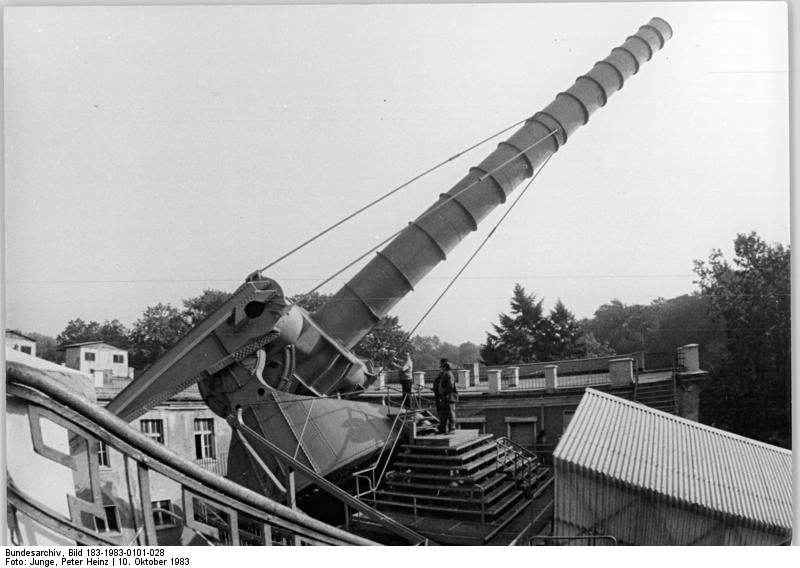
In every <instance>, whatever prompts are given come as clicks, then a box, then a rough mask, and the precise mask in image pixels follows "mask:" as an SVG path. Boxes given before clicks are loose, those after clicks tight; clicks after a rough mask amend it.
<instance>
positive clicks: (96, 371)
mask: <svg viewBox="0 0 800 568" xmlns="http://www.w3.org/2000/svg"><path fill="white" fill-rule="evenodd" d="M59 350H62V351H64V358H65V364H66V366H67V367H69V368H70V369H75V370H77V371H81V372H82V373H87V374H89V375H92V376H93V377H94V378H95V386H98V387H100V386H103V385H104V384H107V383H108V382H109V381H111V380H113V379H114V378H120V377H122V378H132V377H133V368H132V367H129V366H128V352H127V351H125V350H124V349H120V348H119V347H115V346H114V345H111V344H110V343H106V342H104V341H88V342H85V343H72V344H69V345H62V346H61V347H59Z"/></svg>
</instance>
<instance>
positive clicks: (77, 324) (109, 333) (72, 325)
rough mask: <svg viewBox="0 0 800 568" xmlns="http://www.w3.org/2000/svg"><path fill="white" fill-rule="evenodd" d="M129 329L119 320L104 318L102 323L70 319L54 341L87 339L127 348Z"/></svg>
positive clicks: (64, 342) (63, 342) (77, 341)
mask: <svg viewBox="0 0 800 568" xmlns="http://www.w3.org/2000/svg"><path fill="white" fill-rule="evenodd" d="M129 333H130V332H129V331H128V328H126V327H125V326H124V325H123V324H122V323H121V322H120V321H119V320H117V319H113V320H106V321H104V322H103V323H102V324H100V323H98V322H96V321H90V322H88V323H87V322H85V321H83V320H82V319H80V318H76V319H74V320H70V321H69V322H68V323H67V326H66V327H65V328H64V331H62V332H61V333H60V334H59V335H58V337H56V341H57V342H58V344H59V345H70V344H73V343H86V342H87V341H105V342H106V343H108V344H110V345H113V346H114V347H119V348H120V349H128V347H129V345H130V338H129Z"/></svg>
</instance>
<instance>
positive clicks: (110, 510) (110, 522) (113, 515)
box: [94, 505, 119, 533]
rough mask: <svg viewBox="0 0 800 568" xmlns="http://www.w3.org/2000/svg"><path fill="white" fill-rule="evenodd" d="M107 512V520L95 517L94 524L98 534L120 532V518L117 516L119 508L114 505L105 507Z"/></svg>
mask: <svg viewBox="0 0 800 568" xmlns="http://www.w3.org/2000/svg"><path fill="white" fill-rule="evenodd" d="M104 509H105V510H106V517H105V519H104V518H102V517H95V518H94V524H95V528H96V529H97V532H101V533H104V532H119V516H118V515H117V508H116V507H115V506H114V505H108V506H107V507H104Z"/></svg>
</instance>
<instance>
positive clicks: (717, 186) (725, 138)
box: [4, 2, 790, 344]
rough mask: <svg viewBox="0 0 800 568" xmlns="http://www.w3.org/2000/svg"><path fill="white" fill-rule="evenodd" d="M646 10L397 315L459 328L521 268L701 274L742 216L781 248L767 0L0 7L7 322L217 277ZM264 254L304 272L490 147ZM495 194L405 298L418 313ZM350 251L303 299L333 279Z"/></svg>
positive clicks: (782, 213)
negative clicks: (628, 60) (644, 36)
mask: <svg viewBox="0 0 800 568" xmlns="http://www.w3.org/2000/svg"><path fill="white" fill-rule="evenodd" d="M653 16H660V17H662V18H664V19H666V20H667V21H668V22H669V23H670V24H671V25H672V27H673V29H674V31H675V36H674V37H673V39H672V40H671V41H670V42H668V44H667V45H666V47H665V48H664V49H663V50H662V51H661V52H659V53H657V54H656V56H655V57H654V58H653V60H652V61H650V62H649V63H647V64H646V65H644V66H643V67H642V69H641V71H640V72H639V74H637V75H636V76H634V77H633V78H631V80H630V81H629V82H628V83H627V84H626V86H625V88H624V89H623V90H622V91H621V92H619V93H617V94H616V95H615V96H614V97H612V98H611V99H610V100H609V103H608V106H607V107H605V108H602V109H600V110H599V111H598V112H597V113H596V114H595V115H594V116H593V117H592V120H591V121H590V123H589V124H588V125H586V126H585V127H583V128H581V129H580V130H578V132H576V133H575V135H574V136H573V137H571V138H570V141H569V143H568V144H567V145H566V146H564V147H563V148H562V149H561V150H560V151H559V152H558V153H557V154H556V155H555V156H554V157H553V159H552V160H551V161H550V163H549V164H548V165H547V167H546V168H545V169H544V170H543V171H542V173H541V174H540V176H539V177H538V178H537V180H536V181H535V182H534V185H533V186H532V187H531V189H530V190H529V191H528V193H527V194H526V195H525V197H524V199H523V200H522V201H521V202H520V203H519V205H518V206H517V207H516V208H515V209H514V210H513V211H512V212H511V214H510V215H509V216H508V218H507V219H506V220H505V221H504V223H503V224H502V225H501V226H500V228H499V229H498V231H497V232H496V234H495V235H494V236H493V237H492V239H491V240H490V241H489V243H488V244H487V245H486V247H485V248H484V249H483V250H482V251H481V253H480V254H479V255H478V257H477V258H476V259H475V261H473V263H472V264H471V265H470V267H469V268H468V269H467V270H466V272H465V273H464V275H463V276H462V278H461V279H460V280H459V281H458V282H457V283H456V285H455V286H454V287H453V288H452V289H451V291H450V293H449V294H448V295H447V296H446V298H445V299H444V300H443V301H442V303H441V304H439V306H438V307H437V309H436V310H435V311H434V312H433V313H432V314H431V315H430V316H428V318H427V319H426V320H425V321H424V323H423V324H422V325H421V326H420V328H419V329H418V331H417V333H420V334H423V335H434V334H435V335H438V336H439V337H440V338H441V339H442V340H445V341H449V342H451V343H455V344H458V343H460V342H463V341H472V342H475V343H481V342H483V341H484V340H485V333H486V331H487V330H489V329H490V326H491V323H493V322H496V320H497V314H498V313H499V312H507V311H508V309H509V306H508V302H509V299H510V296H511V292H512V289H513V286H514V284H515V283H517V282H518V283H520V284H522V285H523V286H524V287H525V288H526V290H527V291H528V292H532V293H535V294H536V295H537V297H540V298H544V305H545V307H546V308H548V309H549V308H551V307H552V306H553V304H554V303H555V302H556V300H558V299H561V300H562V301H563V302H564V303H565V305H566V306H567V307H568V308H569V309H570V310H572V311H573V312H574V313H575V314H576V315H577V316H579V317H586V316H591V315H592V314H593V313H594V311H595V310H596V309H597V308H598V307H599V306H600V305H601V304H603V303H606V302H609V301H610V300H612V299H614V298H618V299H620V300H621V301H622V302H624V303H626V304H631V303H649V302H650V301H652V300H653V299H654V298H657V297H659V296H660V297H666V298H670V297H674V296H677V295H680V294H685V293H689V292H691V291H692V290H694V289H695V288H696V286H695V285H694V284H693V280H694V279H695V277H694V274H693V272H692V267H693V260H694V259H705V258H707V257H708V255H709V253H710V252H711V250H712V249H713V248H721V249H722V250H723V251H724V252H725V253H726V255H727V256H728V257H729V258H730V257H731V256H732V242H733V239H734V238H735V236H736V234H737V233H742V232H749V231H757V232H758V233H759V234H760V235H761V236H762V237H763V238H764V239H765V240H767V241H768V242H780V243H784V244H787V243H788V242H789V226H790V225H789V113H788V80H789V79H788V77H789V75H788V44H787V21H786V5H785V4H783V3H778V2H776V3H765V2H759V3H753V4H749V3H720V2H713V3H686V4H682V3H666V4H660V3H641V4H638V3H624V4H607V3H605V4H562V5H542V4H539V5H519V4H514V5H469V6H454V5H440V6H420V5H408V6H391V5H390V6H381V5H378V6H306V7H292V6H275V7H247V6H244V7H127V8H122V7H113V8H101V7H91V8H74V7H73V8H42V9H34V8H25V9H11V10H9V11H7V12H6V13H5V22H4V23H5V136H6V138H5V149H6V156H5V158H6V162H5V175H6V180H5V231H6V234H5V239H6V240H5V246H6V258H5V261H6V267H5V268H6V274H5V278H6V292H5V293H6V317H7V321H6V325H7V327H11V328H19V329H21V330H23V331H29V332H30V331H35V332H40V333H47V334H51V335H57V334H58V333H59V332H61V331H62V330H63V328H64V326H65V325H66V323H67V322H68V321H69V320H70V319H73V318H77V317H80V318H82V319H84V320H98V321H102V320H106V319H114V318H118V319H120V320H121V321H122V322H123V323H125V324H126V325H131V324H132V323H133V322H134V320H136V319H137V318H138V317H139V316H140V315H141V313H142V311H143V310H144V308H145V307H146V306H148V305H153V304H156V303H158V302H170V303H172V304H174V305H178V306H179V305H180V301H181V300H182V299H184V298H187V297H190V296H195V295H198V294H199V293H200V292H202V290H203V289H205V288H219V289H223V290H228V291H233V290H234V289H235V288H236V287H237V286H238V285H239V284H240V283H241V282H242V281H243V280H244V278H245V277H246V275H247V274H249V273H250V272H251V271H253V270H255V269H257V268H260V267H262V266H264V265H266V264H267V263H268V262H270V261H271V260H273V259H274V258H276V257H278V256H280V255H281V254H283V253H284V252H286V251H288V250H289V249H291V248H292V247H294V246H295V245H297V244H299V243H300V242H302V241H303V240H305V239H306V238H308V237H310V236H312V235H313V234H315V233H317V232H318V231H320V230H322V229H324V228H326V227H327V226H328V225H329V224H331V223H333V222H335V221H337V220H339V219H340V218H342V217H343V216H345V215H346V214H348V213H350V212H352V211H353V210H355V209H356V208H358V207H360V206H362V205H364V204H365V203H367V202H369V201H371V200H372V199H374V198H376V197H378V196H380V195H382V194H383V193H385V192H386V191H388V190H390V189H392V188H394V187H396V186H397V185H399V184H401V183H403V182H405V181H406V180H408V179H409V178H411V177H413V176H415V175H417V174H418V173H420V172H421V171H423V170H425V169H427V168H428V167H430V166H432V165H434V164H435V163H437V162H439V161H441V160H443V159H446V158H448V157H450V156H452V155H453V154H455V153H456V152H458V151H460V150H462V149H464V148H466V147H468V146H469V145H471V144H472V143H474V142H476V141H478V140H480V139H482V138H484V137H486V136H488V135H490V134H492V133H494V132H496V131H498V130H500V129H501V128H504V127H506V126H508V125H510V124H512V123H514V122H516V121H518V120H521V119H523V118H524V117H526V116H529V115H531V114H533V113H534V112H536V111H538V110H540V109H542V108H543V107H544V106H546V105H547V104H548V103H549V102H550V101H551V100H552V99H553V98H554V96H555V95H556V93H558V92H560V91H563V90H566V89H567V88H568V87H569V86H570V85H572V83H573V81H574V80H575V78H576V77H577V76H578V75H581V74H583V73H585V72H587V71H588V70H589V69H590V68H591V67H592V65H593V64H594V62H596V61H598V60H600V59H603V58H605V57H606V56H607V55H608V53H609V52H610V50H611V48H613V47H615V46H617V45H620V44H621V43H623V42H624V40H625V38H626V37H627V36H628V35H631V34H633V33H635V32H636V30H637V29H638V28H639V26H640V25H642V24H645V23H647V21H648V20H649V19H650V18H651V17H653ZM496 142H497V141H493V142H491V143H489V144H487V145H485V146H483V147H481V148H479V149H478V150H476V151H474V152H472V153H471V154H469V155H468V156H467V157H465V158H463V159H461V160H459V161H457V162H456V163H453V164H450V165H448V166H447V167H445V168H442V169H441V170H438V171H437V172H436V173H435V174H433V175H430V176H428V177H426V178H425V179H424V180H423V181H421V182H418V183H416V184H414V185H413V186H411V187H410V188H408V189H407V190H406V191H404V192H402V193H400V194H398V195H396V196H394V197H392V198H391V199H390V200H388V201H387V202H384V204H382V206H380V207H379V208H378V209H377V210H374V211H372V210H371V211H369V212H367V213H366V214H363V215H362V216H360V217H358V218H357V219H356V220H354V221H352V222H351V223H349V224H348V225H346V226H345V227H343V228H342V229H340V230H338V231H336V232H335V233H334V234H332V235H329V236H326V237H325V238H323V239H321V240H320V241H318V242H317V243H315V244H314V245H312V246H311V247H309V248H308V249H305V250H303V251H302V252H301V253H298V254H296V255H294V256H293V257H291V258H290V259H288V260H286V261H283V262H281V263H279V264H278V265H276V266H274V267H273V268H272V269H270V271H269V272H268V274H267V275H268V276H270V277H272V278H274V279H276V280H277V281H278V282H279V283H281V285H282V286H283V288H284V290H285V291H286V292H287V293H288V294H295V293H300V292H305V291H307V290H309V289H311V288H313V287H314V286H316V285H317V284H318V283H319V282H320V281H322V280H324V279H325V278H327V277H328V276H330V275H331V274H332V273H334V272H335V271H336V270H338V268H340V267H341V266H343V265H345V264H347V263H348V262H350V261H351V260H353V259H354V258H356V257H358V256H359V255H361V254H362V253H363V252H365V251H366V250H368V249H369V248H371V247H372V246H374V245H375V244H376V243H378V242H380V241H381V240H383V239H384V238H386V237H387V236H389V235H391V234H392V233H394V232H395V231H397V230H399V229H400V228H402V227H403V226H404V225H405V224H406V223H407V222H408V221H410V220H412V219H413V218H415V217H416V216H417V215H418V214H419V213H421V212H422V211H423V210H424V209H425V208H427V207H428V206H429V205H430V204H431V203H433V201H434V200H435V199H436V197H437V196H438V194H439V193H441V192H443V191H447V190H448V189H449V188H450V187H451V186H452V185H453V184H455V182H457V181H458V180H459V179H461V177H462V176H463V175H464V174H465V173H466V171H467V169H468V168H469V167H470V166H472V165H474V164H477V163H478V162H480V161H481V160H482V159H483V158H484V157H485V156H486V155H487V154H488V153H489V152H491V151H492V149H493V148H494V146H495V144H496ZM503 212H504V209H503V208H499V209H498V210H497V211H496V212H495V213H494V214H493V215H492V216H490V217H489V218H487V219H486V220H485V221H484V222H483V224H482V225H481V227H480V228H479V230H478V232H477V233H475V234H473V235H472V236H470V237H469V238H468V239H466V240H465V241H464V242H462V244H461V245H460V247H458V248H457V249H456V251H455V252H454V254H452V255H451V257H450V259H448V261H447V262H445V263H442V264H441V265H440V266H439V267H438V268H437V269H436V270H434V271H433V272H432V273H431V274H430V276H429V277H428V278H427V279H426V280H425V281H424V282H423V283H422V284H420V285H419V286H418V288H417V291H416V292H414V293H413V294H411V295H410V296H408V297H407V298H406V299H405V300H403V301H402V302H401V303H400V304H399V305H398V306H397V308H396V309H395V311H394V314H395V315H398V316H399V317H400V323H401V324H402V325H403V326H404V327H405V329H407V330H408V329H410V328H412V327H413V326H414V325H415V324H416V323H417V321H418V320H419V318H420V317H421V316H422V314H423V313H424V312H425V311H426V310H427V308H428V307H429V306H430V303H431V302H432V301H433V300H434V299H435V297H436V296H438V294H439V293H440V291H441V290H442V289H444V287H445V286H446V285H447V283H448V281H449V279H450V278H451V277H452V276H453V275H454V274H455V273H456V272H457V271H458V270H459V269H460V268H461V266H462V265H463V263H464V262H465V261H466V259H467V258H468V257H469V255H471V254H472V252H473V251H474V250H475V248H476V247H477V246H478V244H479V243H480V241H481V240H482V239H483V237H484V235H485V234H486V233H487V232H488V231H489V230H490V229H491V228H492V227H493V226H494V225H495V224H496V223H497V221H498V220H499V217H500V215H502V213H503ZM354 271H355V269H354V270H351V271H350V272H349V273H346V274H345V275H343V276H342V277H340V278H339V279H338V280H336V281H335V282H334V283H332V284H331V285H329V286H327V287H326V288H325V289H323V291H326V292H334V291H335V290H337V289H338V288H339V286H340V285H341V284H342V283H343V282H344V281H345V279H346V278H347V277H349V276H351V275H352V274H353V273H354Z"/></svg>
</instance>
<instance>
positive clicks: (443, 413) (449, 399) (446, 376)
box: [433, 359, 458, 434]
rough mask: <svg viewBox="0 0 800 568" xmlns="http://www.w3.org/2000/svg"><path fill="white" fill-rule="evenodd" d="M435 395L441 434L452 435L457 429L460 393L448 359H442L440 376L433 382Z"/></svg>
mask: <svg viewBox="0 0 800 568" xmlns="http://www.w3.org/2000/svg"><path fill="white" fill-rule="evenodd" d="M433 395H434V397H435V399H436V412H437V413H438V414H439V433H440V434H452V433H453V432H455V428H456V401H457V400H458V391H457V390H456V381H455V379H454V378H453V373H452V371H451V370H450V363H448V362H447V359H442V360H441V363H440V365H439V375H438V376H437V377H436V380H435V381H433Z"/></svg>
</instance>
